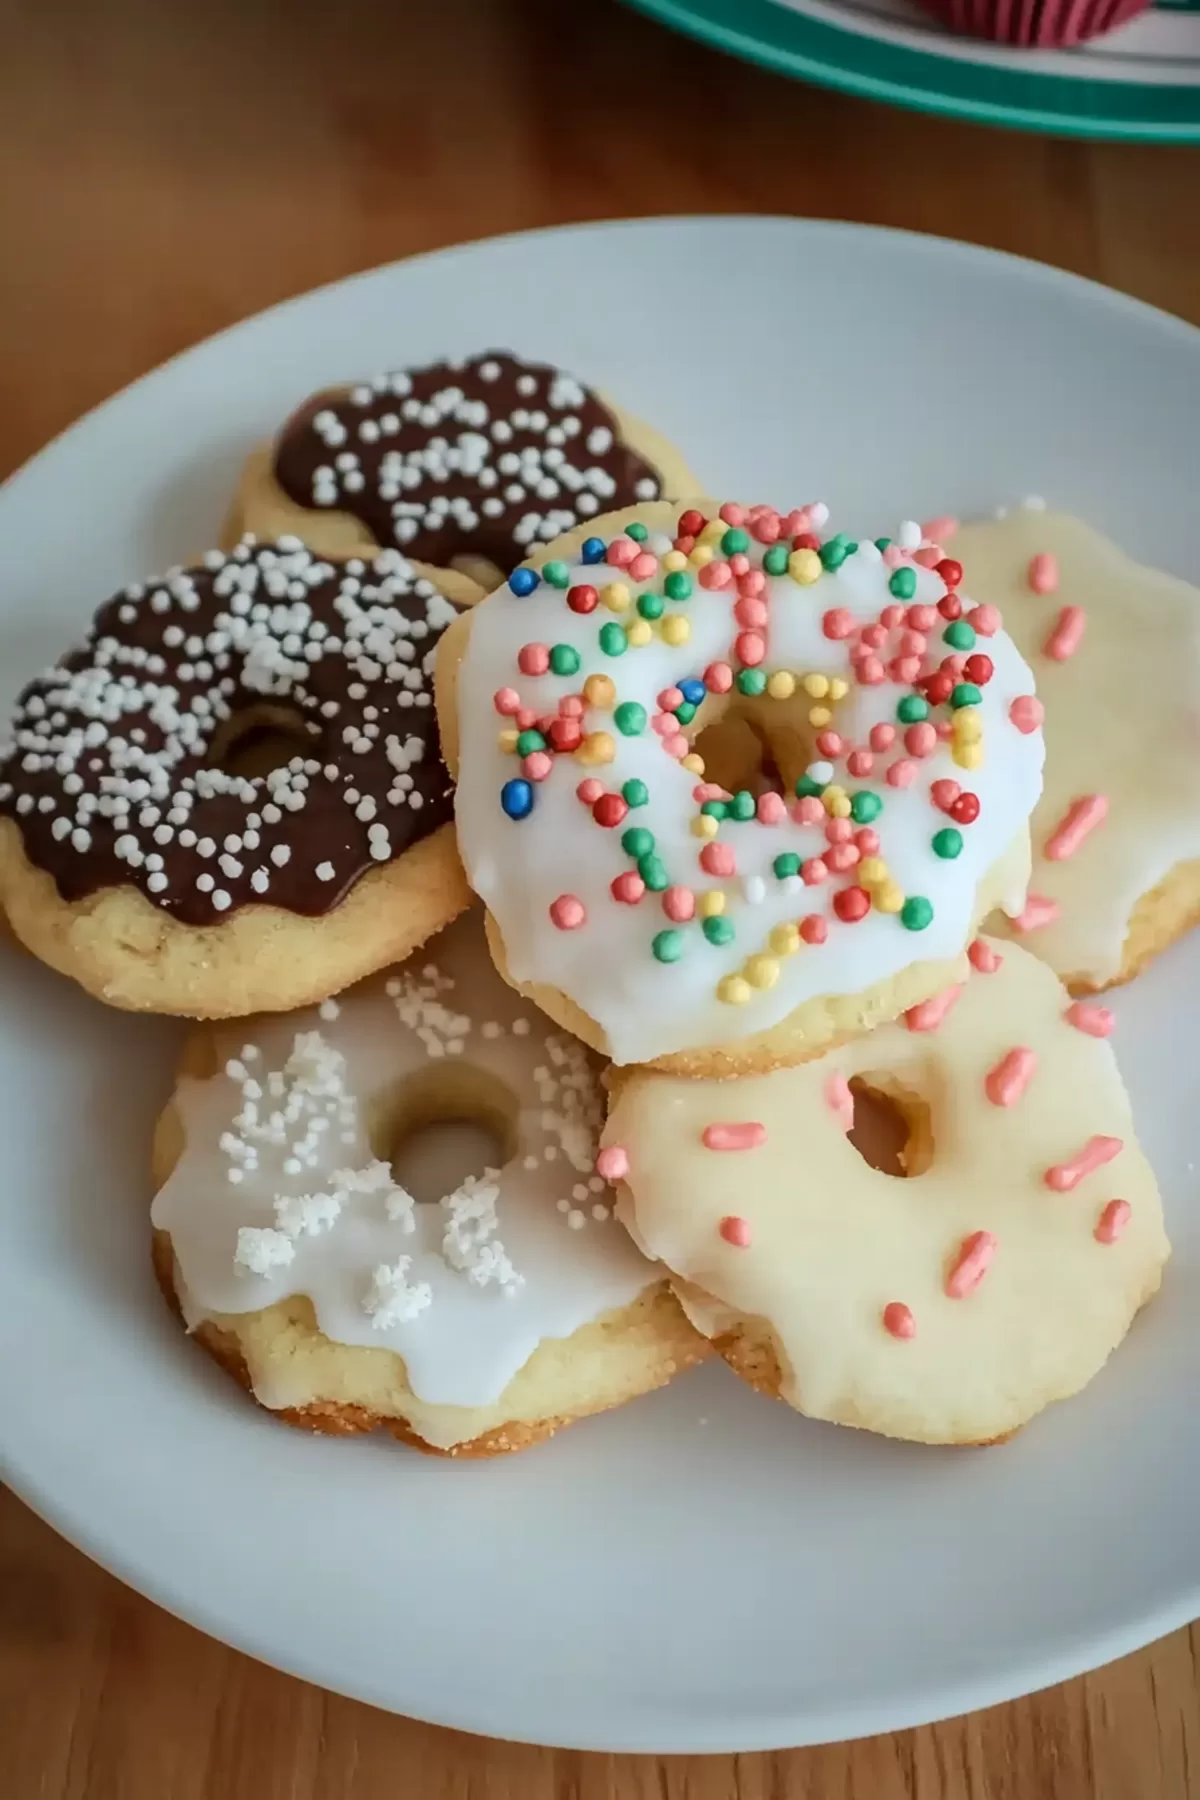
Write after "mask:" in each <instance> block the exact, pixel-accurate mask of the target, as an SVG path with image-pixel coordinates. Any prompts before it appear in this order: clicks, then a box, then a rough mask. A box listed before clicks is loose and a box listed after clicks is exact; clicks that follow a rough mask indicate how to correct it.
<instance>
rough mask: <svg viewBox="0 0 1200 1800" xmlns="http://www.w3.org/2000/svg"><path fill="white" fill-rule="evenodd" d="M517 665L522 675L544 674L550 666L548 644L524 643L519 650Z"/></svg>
mask: <svg viewBox="0 0 1200 1800" xmlns="http://www.w3.org/2000/svg"><path fill="white" fill-rule="evenodd" d="M517 667H518V669H520V671H521V673H522V675H544V674H545V673H546V670H547V669H548V668H549V667H550V648H549V645H547V644H522V646H521V648H520V649H519V650H518V651H517Z"/></svg>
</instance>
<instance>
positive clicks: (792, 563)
mask: <svg viewBox="0 0 1200 1800" xmlns="http://www.w3.org/2000/svg"><path fill="white" fill-rule="evenodd" d="M788 574H789V575H790V576H791V578H792V580H793V581H798V582H799V583H800V586H801V587H811V586H812V584H813V582H814V581H819V580H820V578H821V559H820V557H819V556H818V555H817V553H816V551H815V550H793V551H792V554H791V555H790V556H789V557H788Z"/></svg>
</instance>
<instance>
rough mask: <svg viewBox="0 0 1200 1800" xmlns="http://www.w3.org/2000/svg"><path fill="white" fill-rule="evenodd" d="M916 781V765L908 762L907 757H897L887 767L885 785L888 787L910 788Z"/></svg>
mask: <svg viewBox="0 0 1200 1800" xmlns="http://www.w3.org/2000/svg"><path fill="white" fill-rule="evenodd" d="M916 779H917V765H916V763H915V762H910V760H909V758H908V757H907V756H901V757H898V758H897V759H896V761H895V762H894V763H891V764H890V765H889V767H888V772H887V784H888V786H889V787H894V788H906V787H911V786H912V784H913V782H914V781H915V780H916Z"/></svg>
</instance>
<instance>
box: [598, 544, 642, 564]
mask: <svg viewBox="0 0 1200 1800" xmlns="http://www.w3.org/2000/svg"><path fill="white" fill-rule="evenodd" d="M638 554H639V547H638V545H637V544H635V543H634V541H633V539H632V538H627V537H615V538H614V539H613V541H612V543H611V544H610V545H609V546H608V551H607V554H606V555H605V558H604V560H605V562H607V563H608V564H609V565H610V567H612V568H614V569H623V568H625V566H626V565H627V564H628V563H631V562H632V561H633V559H634V557H635V556H637V555H638Z"/></svg>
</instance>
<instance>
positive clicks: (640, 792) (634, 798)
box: [621, 775, 650, 806]
mask: <svg viewBox="0 0 1200 1800" xmlns="http://www.w3.org/2000/svg"><path fill="white" fill-rule="evenodd" d="M621 798H622V800H624V802H625V804H626V806H645V804H646V802H647V801H648V800H649V798H650V789H649V788H648V787H647V786H646V784H645V782H644V781H639V780H638V778H637V776H636V775H635V776H634V777H633V779H632V781H627V782H626V783H625V785H624V787H623V788H622V789H621Z"/></svg>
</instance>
